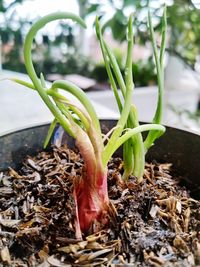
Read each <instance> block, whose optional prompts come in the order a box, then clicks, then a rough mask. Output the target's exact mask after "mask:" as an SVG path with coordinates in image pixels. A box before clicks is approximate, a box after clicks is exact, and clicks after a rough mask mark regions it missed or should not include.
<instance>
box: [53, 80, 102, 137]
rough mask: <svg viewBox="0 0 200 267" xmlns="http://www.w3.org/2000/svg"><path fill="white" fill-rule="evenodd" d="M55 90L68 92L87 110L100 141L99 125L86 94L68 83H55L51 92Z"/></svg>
mask: <svg viewBox="0 0 200 267" xmlns="http://www.w3.org/2000/svg"><path fill="white" fill-rule="evenodd" d="M55 89H62V90H65V91H67V92H70V93H71V94H72V95H74V96H76V98H77V99H78V100H79V101H80V102H81V103H82V104H83V106H84V107H85V109H86V110H87V112H88V114H89V116H90V118H91V121H92V123H93V125H94V127H95V129H96V131H97V133H96V134H97V135H98V136H99V139H101V128H100V123H99V120H98V117H97V114H96V111H95V109H94V107H93V106H92V104H91V102H90V100H89V99H88V97H87V96H86V94H85V93H84V92H83V91H82V90H81V89H80V88H79V87H77V86H76V85H74V84H73V83H71V82H68V81H62V80H60V81H55V82H54V83H53V84H52V87H51V90H55Z"/></svg>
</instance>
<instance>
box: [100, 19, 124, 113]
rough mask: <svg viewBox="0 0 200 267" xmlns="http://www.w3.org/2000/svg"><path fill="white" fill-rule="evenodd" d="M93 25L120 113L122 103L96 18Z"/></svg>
mask: <svg viewBox="0 0 200 267" xmlns="http://www.w3.org/2000/svg"><path fill="white" fill-rule="evenodd" d="M95 25H96V35H97V38H98V39H99V42H100V47H101V51H102V55H103V59H104V63H105V67H106V71H107V74H108V78H109V81H110V84H111V88H112V90H113V93H114V95H115V99H116V101H117V105H118V108H119V111H120V113H121V111H122V102H121V99H120V96H119V93H118V90H117V85H116V83H115V79H114V77H113V74H112V70H111V67H110V62H109V59H108V56H107V52H106V49H105V46H104V40H103V37H102V33H101V28H100V25H99V20H98V17H96V23H95Z"/></svg>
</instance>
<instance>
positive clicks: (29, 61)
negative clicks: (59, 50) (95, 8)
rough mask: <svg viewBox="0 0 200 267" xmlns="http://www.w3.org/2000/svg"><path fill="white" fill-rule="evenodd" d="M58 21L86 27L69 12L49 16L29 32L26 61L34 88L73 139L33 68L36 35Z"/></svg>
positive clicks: (62, 117)
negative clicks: (32, 55)
mask: <svg viewBox="0 0 200 267" xmlns="http://www.w3.org/2000/svg"><path fill="white" fill-rule="evenodd" d="M58 19H72V20H74V21H76V22H78V23H79V24H80V25H81V26H83V27H85V23H84V21H83V20H82V19H81V18H80V17H78V16H76V15H74V14H72V13H67V12H55V13H52V14H50V15H47V16H45V17H43V18H41V19H40V20H38V21H37V22H36V23H35V24H34V25H33V26H32V27H31V29H30V31H29V32H28V34H27V36H26V39H25V43H24V59H25V65H26V70H27V73H28V74H29V77H30V78H31V80H32V82H33V84H34V87H35V88H36V90H37V91H38V93H39V95H40V96H41V98H42V99H43V101H44V102H45V104H46V105H47V106H48V108H49V109H50V110H51V112H52V113H53V115H54V116H55V118H56V119H57V120H58V122H59V123H60V124H61V125H62V126H63V128H64V129H65V130H66V131H67V132H68V133H69V134H70V135H71V136H73V137H75V134H74V132H73V131H72V130H71V129H70V125H69V124H68V122H67V120H66V119H65V117H64V116H63V115H62V113H61V112H60V111H59V109H58V108H57V107H56V106H55V105H54V104H53V103H52V102H51V100H50V98H49V97H48V95H47V93H46V91H45V90H44V88H43V86H42V85H41V82H40V79H39V78H38V77H37V74H36V72H35V69H34V67H33V63H32V59H31V47H32V43H33V39H34V37H35V35H36V33H37V32H38V31H39V30H40V29H41V28H43V27H44V26H45V25H46V24H47V23H49V22H51V21H54V20H58Z"/></svg>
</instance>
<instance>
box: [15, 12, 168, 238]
mask: <svg viewBox="0 0 200 267" xmlns="http://www.w3.org/2000/svg"><path fill="white" fill-rule="evenodd" d="M58 19H71V20H73V21H75V22H77V23H78V24H80V26H82V27H84V28H85V27H86V25H85V23H84V21H83V20H82V19H81V18H80V17H78V16H76V15H74V14H71V13H67V12H56V13H52V14H50V15H47V16H45V17H43V18H41V19H39V20H38V21H37V22H36V23H35V24H34V25H33V26H32V27H31V29H30V31H29V32H28V34H27V36H26V39H25V43H24V59H25V65H26V69H27V73H28V75H29V77H30V79H31V81H32V83H28V82H25V81H22V80H19V79H12V80H13V81H15V82H17V83H19V84H21V85H24V86H26V87H28V88H31V89H33V90H35V91H37V92H38V93H39V95H40V97H41V98H42V100H43V101H44V103H45V104H46V106H47V107H48V108H49V110H50V111H51V112H52V114H53V116H54V120H53V122H52V123H51V126H50V128H49V131H48V135H47V138H46V141H45V147H46V145H47V144H48V142H49V140H50V139H51V136H52V134H53V132H54V128H55V126H56V125H57V123H58V124H59V125H61V126H62V128H63V129H64V130H65V131H66V132H67V133H68V134H69V135H70V136H72V137H73V138H74V139H75V144H76V146H77V148H78V149H79V151H80V153H81V155H82V157H83V160H84V169H85V171H84V172H83V176H82V179H81V180H76V179H75V180H74V189H73V196H74V200H75V204H76V220H75V227H76V236H77V237H78V238H80V237H81V233H82V232H87V231H88V230H89V229H90V227H91V225H92V224H93V222H94V221H95V220H101V219H102V214H104V215H105V213H106V212H108V209H109V198H108V189H107V165H108V161H109V160H110V158H111V157H112V155H113V154H114V152H115V151H116V150H117V149H118V148H119V147H120V146H122V145H123V161H124V175H123V179H124V180H126V179H128V177H129V176H130V175H134V176H135V177H137V179H138V182H141V181H142V179H143V173H144V165H145V154H146V152H147V151H148V149H149V148H150V147H151V146H152V145H153V143H154V141H155V140H156V139H157V138H158V137H160V136H161V135H162V134H163V133H164V131H165V127H164V126H162V125H160V123H161V118H162V99H163V87H164V73H163V57H164V50H165V38H166V37H165V36H166V9H164V15H163V29H162V42H161V49H160V51H158V49H157V46H156V41H155V34H154V30H153V26H152V20H151V15H150V13H149V14H148V23H149V29H150V37H151V42H152V46H153V53H154V57H155V63H156V70H157V76H158V101H157V109H156V112H155V116H154V118H153V122H152V123H151V124H143V125H140V124H139V121H138V114H137V109H136V107H135V106H134V105H133V104H132V93H133V89H134V83H133V77H132V50H133V29H132V26H133V18H132V15H131V16H130V17H129V20H128V27H127V43H128V45H127V54H126V66H125V74H124V76H123V75H122V73H121V72H120V68H119V66H118V64H117V61H116V59H115V57H114V55H113V53H112V51H111V49H110V48H109V47H108V45H107V44H106V42H105V40H104V39H103V36H102V31H101V27H100V24H99V20H98V18H96V34H97V38H98V40H99V42H100V46H101V50H102V54H103V58H104V61H105V66H106V69H107V73H108V77H109V81H110V84H111V88H112V90H113V93H114V95H115V98H116V101H117V104H118V107H119V111H120V118H119V120H118V122H117V124H116V126H115V127H114V128H113V129H112V130H111V131H110V132H109V133H108V134H107V135H106V138H105V136H104V137H103V134H102V132H101V127H100V121H99V119H98V117H97V114H96V112H95V109H94V107H93V106H92V104H91V102H90V100H89V99H88V97H87V95H86V94H85V93H84V92H83V91H82V90H81V89H80V88H79V87H77V86H76V85H75V84H73V83H71V82H68V81H66V80H57V81H55V82H53V83H52V84H51V86H50V87H49V88H48V87H47V86H46V83H45V79H44V76H43V75H42V74H41V75H40V77H38V76H37V74H36V72H35V69H34V66H33V63H32V57H31V47H32V43H33V39H34V37H35V35H36V33H37V32H38V30H40V29H41V28H42V27H44V26H45V25H46V24H47V23H49V22H51V21H54V20H58ZM66 67H67V66H66ZM118 88H119V89H120V90H121V92H122V96H123V99H121V98H120V96H119V90H118ZM62 90H64V91H67V92H69V93H70V94H72V95H73V96H75V97H76V98H77V99H78V100H79V101H80V103H81V104H82V107H81V108H80V107H79V106H77V105H74V104H73V103H71V102H70V101H69V99H67V98H66V97H65V96H63V94H61V91H62ZM144 131H148V134H147V137H146V138H145V139H144V138H143V136H142V134H141V133H142V132H144ZM105 140H106V143H105Z"/></svg>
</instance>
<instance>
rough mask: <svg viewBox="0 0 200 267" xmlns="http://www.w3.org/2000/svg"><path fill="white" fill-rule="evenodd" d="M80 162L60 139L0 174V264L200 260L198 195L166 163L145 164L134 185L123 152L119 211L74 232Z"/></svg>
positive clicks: (116, 197) (118, 169)
mask: <svg viewBox="0 0 200 267" xmlns="http://www.w3.org/2000/svg"><path fill="white" fill-rule="evenodd" d="M82 166H83V162H82V160H81V158H80V156H79V155H78V154H76V153H74V152H73V151H71V150H69V149H67V148H66V147H62V148H54V149H53V151H52V152H42V153H40V154H39V155H37V156H36V157H34V158H27V159H26V160H25V162H24V164H23V167H22V168H21V169H20V170H18V171H15V170H12V169H10V170H9V171H8V172H7V173H1V174H0V266H40V267H48V266H166V267H167V266H187V267H189V266H198V265H199V266H200V201H197V200H194V199H192V198H191V197H190V194H189V192H188V191H187V190H186V188H184V187H181V186H180V185H179V180H180V179H179V177H173V176H174V175H173V171H172V170H171V169H172V167H171V165H170V164H158V163H151V164H146V169H145V175H144V181H143V182H142V183H141V184H139V185H138V184H137V183H136V180H135V178H134V177H130V179H129V181H128V182H125V183H124V182H122V179H121V175H122V172H123V163H122V160H121V159H120V158H114V159H112V160H111V161H110V163H109V177H108V184H109V197H110V200H111V206H112V209H113V210H114V211H115V213H116V216H115V217H111V218H110V222H109V224H108V225H106V226H105V227H104V229H102V230H101V231H99V232H97V233H95V234H88V235H87V236H83V240H77V239H76V238H75V229H74V219H75V208H74V201H73V196H72V191H73V188H72V181H73V179H74V177H75V176H81V172H82ZM97 227H99V226H98V225H97V223H96V222H94V225H93V229H97Z"/></svg>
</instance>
